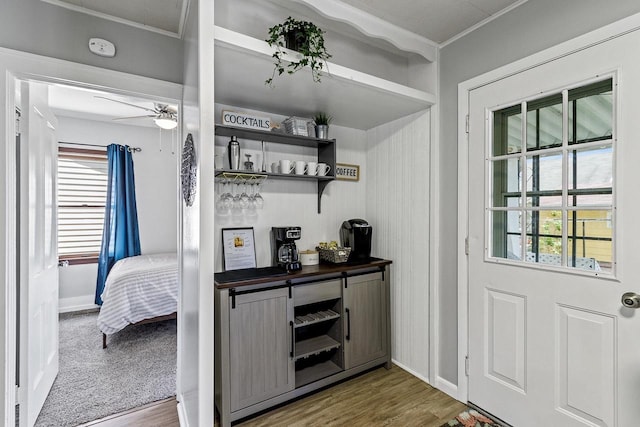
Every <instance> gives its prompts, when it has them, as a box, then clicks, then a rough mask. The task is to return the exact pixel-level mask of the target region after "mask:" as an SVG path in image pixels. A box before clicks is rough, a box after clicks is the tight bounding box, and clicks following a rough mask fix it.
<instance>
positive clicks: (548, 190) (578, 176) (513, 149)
mask: <svg viewBox="0 0 640 427" xmlns="http://www.w3.org/2000/svg"><path fill="white" fill-rule="evenodd" d="M614 105H615V103H614V91H613V79H611V78H609V79H607V80H604V81H599V82H595V83H591V84H587V85H583V86H580V87H576V88H571V89H567V90H563V91H560V92H558V93H555V94H551V95H547V96H544V97H543V98H537V99H531V100H526V101H523V102H522V103H520V104H518V105H513V106H510V107H507V108H502V109H500V110H497V111H493V112H492V113H491V119H492V120H491V122H492V138H491V144H492V147H491V148H490V150H489V152H490V157H489V161H488V163H487V165H488V168H489V175H490V181H491V186H490V189H489V191H490V192H491V194H490V195H489V197H488V199H489V200H490V206H489V208H488V212H489V213H490V218H489V227H490V230H491V232H490V233H488V236H489V239H490V242H489V243H488V245H487V247H488V248H489V255H490V256H491V257H493V258H505V259H509V260H515V261H522V262H527V263H538V264H547V265H553V266H559V267H565V268H578V269H583V270H593V271H604V272H612V269H613V266H614V262H615V260H614V250H613V238H614V233H613V217H614V215H613V210H614V205H613V186H614V171H613V164H614V162H613V151H614V148H615V143H614V141H615V137H614V123H615V117H614V111H615V109H614Z"/></svg>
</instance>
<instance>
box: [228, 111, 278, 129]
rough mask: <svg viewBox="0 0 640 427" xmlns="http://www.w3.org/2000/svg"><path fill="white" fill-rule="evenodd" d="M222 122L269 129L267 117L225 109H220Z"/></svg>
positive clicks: (241, 126) (269, 120) (243, 126)
mask: <svg viewBox="0 0 640 427" xmlns="http://www.w3.org/2000/svg"><path fill="white" fill-rule="evenodd" d="M222 124H223V125H227V126H235V127H239V128H248V129H259V130H270V129H271V119H270V118H269V117H265V116H259V115H256V114H248V113H236V112H235V111H226V110H223V111H222Z"/></svg>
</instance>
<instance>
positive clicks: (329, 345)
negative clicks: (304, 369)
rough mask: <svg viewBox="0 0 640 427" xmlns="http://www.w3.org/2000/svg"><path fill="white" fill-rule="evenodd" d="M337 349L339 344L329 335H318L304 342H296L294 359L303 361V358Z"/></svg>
mask: <svg viewBox="0 0 640 427" xmlns="http://www.w3.org/2000/svg"><path fill="white" fill-rule="evenodd" d="M338 347H340V343H339V342H338V341H336V340H334V339H333V338H331V337H330V336H329V335H320V336H317V337H313V338H309V339H307V340H304V341H298V342H296V353H295V357H294V359H295V360H300V359H304V358H305V357H309V356H313V355H314V354H318V353H322V352H324V351H329V350H333V349H334V348H338Z"/></svg>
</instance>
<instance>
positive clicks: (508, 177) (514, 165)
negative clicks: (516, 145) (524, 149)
mask: <svg viewBox="0 0 640 427" xmlns="http://www.w3.org/2000/svg"><path fill="white" fill-rule="evenodd" d="M492 166H493V206H494V207H506V206H509V207H518V206H520V201H521V200H522V198H521V197H520V196H521V190H520V188H521V184H520V180H521V179H522V174H521V173H520V170H521V168H520V159H518V158H511V159H504V160H497V161H494V162H492Z"/></svg>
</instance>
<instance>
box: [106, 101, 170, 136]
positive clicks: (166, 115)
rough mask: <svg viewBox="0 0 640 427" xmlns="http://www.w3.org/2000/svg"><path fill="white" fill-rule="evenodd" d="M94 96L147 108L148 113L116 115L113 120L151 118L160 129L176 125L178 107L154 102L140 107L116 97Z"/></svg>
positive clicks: (136, 106)
mask: <svg viewBox="0 0 640 427" xmlns="http://www.w3.org/2000/svg"><path fill="white" fill-rule="evenodd" d="M95 98H101V99H106V100H107V101H112V102H118V103H120V104H124V105H128V106H130V107H135V108H140V109H142V110H147V111H148V112H149V113H152V114H146V115H142V116H129V117H117V118H114V119H113V120H127V119H142V118H151V119H153V121H154V122H155V124H156V126H158V127H160V128H162V129H175V127H176V126H178V109H177V108H175V107H173V106H171V105H167V104H159V103H155V104H154V108H153V109H151V108H147V107H142V106H140V105H136V104H130V103H128V102H124V101H119V100H117V99H112V98H107V97H105V96H100V95H96V96H95Z"/></svg>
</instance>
